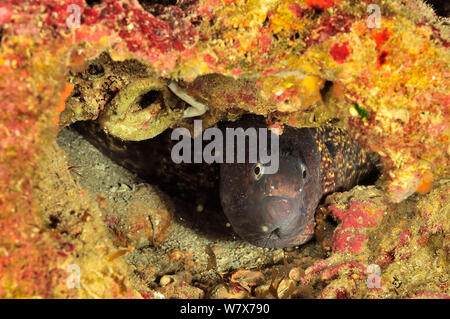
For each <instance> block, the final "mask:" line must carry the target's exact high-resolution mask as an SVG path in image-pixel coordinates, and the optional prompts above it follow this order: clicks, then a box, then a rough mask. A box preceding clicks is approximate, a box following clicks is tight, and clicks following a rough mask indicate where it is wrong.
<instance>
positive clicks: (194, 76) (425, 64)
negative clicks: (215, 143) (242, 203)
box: [0, 0, 450, 298]
mask: <svg viewBox="0 0 450 319" xmlns="http://www.w3.org/2000/svg"><path fill="white" fill-rule="evenodd" d="M373 3H374V4H377V5H378V6H379V7H380V12H381V16H380V18H381V19H380V21H378V20H377V17H376V16H374V15H373V13H374V12H373V11H370V10H368V4H367V3H366V2H364V1H350V0H329V1H328V0H327V1H315V0H296V1H294V0H252V1H244V0H224V1H217V0H198V1H178V2H176V3H175V4H173V5H167V6H161V5H148V4H147V2H145V1H135V0H124V1H118V0H103V1H98V2H89V3H87V2H85V1H83V0H57V1H53V0H52V1H50V0H40V1H26V0H19V1H9V0H7V1H2V2H1V4H0V41H1V42H0V44H1V47H0V83H1V84H0V108H1V110H2V112H1V113H0V233H1V237H0V296H1V297H9V298H16V297H73V298H77V297H78V298H79V297H91V298H106V297H139V298H140V297H144V298H160V297H161V296H163V297H170V296H176V297H182V298H188V297H195V298H201V297H208V298H209V297H222V298H224V297H237V298H243V297H264V298H274V297H283V298H289V297H303V298H305V297H310V298H311V297H331V298H352V297H363V298H371V297H374V298H378V297H392V298H399V297H413V298H418V297H423V298H433V297H434V298H436V297H438V298H439V297H448V252H449V251H448V250H449V248H448V247H449V242H448V238H449V237H448V231H449V229H448V227H449V222H448V221H449V211H450V209H449V206H448V202H449V201H448V194H449V189H450V185H449V182H448V176H449V162H450V161H449V159H450V145H449V134H450V129H449V122H448V118H449V102H450V99H449V87H448V85H449V75H450V73H449V62H450V61H449V60H450V57H449V51H448V50H449V48H448V47H449V42H450V33H449V27H448V22H447V23H446V22H445V21H444V20H443V18H442V17H438V16H436V15H435V13H434V12H433V11H432V9H431V8H430V7H428V6H427V5H425V4H424V2H422V1H419V0H414V1H408V2H407V3H403V2H400V1H373ZM69 5H75V7H72V10H70V9H69V10H68V7H69ZM77 10H78V11H77ZM76 12H78V13H79V17H80V20H79V24H78V23H77V14H76ZM378 22H380V24H379V25H378ZM102 59H103V60H102ZM246 112H249V113H254V114H260V115H264V116H266V117H267V121H268V124H269V125H270V126H271V127H274V128H282V127H283V126H284V125H291V126H319V125H321V124H323V123H326V122H329V121H330V120H331V121H332V122H333V123H335V125H337V126H339V127H343V128H346V129H347V130H348V131H349V132H350V134H351V135H352V137H353V138H354V139H355V140H356V141H357V142H358V143H359V145H360V146H361V147H362V148H364V149H366V150H368V151H373V152H377V153H378V154H379V155H380V157H381V160H382V162H383V175H382V177H381V178H380V180H379V181H378V182H377V184H376V187H375V186H369V187H363V188H361V187H359V188H355V189H353V190H351V191H349V192H346V193H342V194H335V195H332V197H329V198H328V199H327V201H326V205H324V207H322V209H319V210H318V211H317V213H316V219H317V223H318V226H317V229H316V241H315V242H311V243H310V244H308V245H306V246H304V247H301V248H299V249H292V250H288V251H283V250H263V249H258V248H255V247H254V246H249V245H247V244H245V243H242V242H240V241H239V240H237V239H235V238H233V235H232V234H230V231H229V229H228V228H227V227H226V226H225V223H222V222H218V223H216V224H217V228H218V229H214V231H212V232H209V233H208V231H207V230H206V234H209V235H205V236H203V235H204V234H205V233H203V232H202V231H200V232H197V231H195V226H193V227H192V225H190V224H189V225H183V224H181V225H180V224H178V225H177V224H176V223H174V224H173V229H172V232H170V234H165V235H167V240H164V241H162V242H160V243H159V240H156V241H155V240H154V241H153V244H155V246H152V245H151V244H152V241H151V240H149V238H153V235H152V234H150V233H149V232H148V231H149V229H148V227H147V226H145V227H146V229H145V231H144V232H142V233H139V234H142V237H139V236H138V237H139V238H137V237H133V236H134V235H133V234H131V233H127V232H125V235H126V236H125V237H124V238H126V240H124V241H122V242H120V241H119V240H118V238H117V236H116V234H117V233H124V230H125V229H127V230H129V229H130V228H128V227H129V226H130V225H131V224H133V225H134V221H129V220H127V219H123V223H119V224H118V225H119V226H118V229H114V230H113V231H111V227H108V223H107V220H106V219H105V216H106V214H105V212H106V211H108V212H109V210H110V207H116V204H117V200H116V199H115V198H116V197H117V198H119V196H122V195H123V196H125V197H122V198H121V199H120V200H122V201H123V202H124V203H126V202H127V200H128V199H129V198H131V197H127V196H132V195H131V194H132V193H133V191H135V190H137V189H133V188H132V187H131V189H129V188H128V187H127V186H122V182H121V181H120V178H119V179H118V180H117V179H116V180H115V182H117V183H121V184H120V185H116V184H114V185H108V186H109V187H110V188H113V187H116V188H115V190H116V191H115V192H112V193H114V194H115V196H116V197H115V196H112V197H111V198H109V197H108V196H105V195H108V194H109V193H108V192H107V193H103V194H101V192H100V194H97V191H99V190H101V191H104V189H103V188H102V187H103V186H102V187H100V186H99V185H101V183H102V182H105V183H106V181H107V179H105V180H99V179H95V178H94V179H93V178H92V176H90V175H89V174H91V173H92V172H91V173H89V174H88V173H86V174H87V175H85V176H79V175H78V174H80V171H83V170H85V169H87V168H86V167H88V168H92V167H97V169H99V171H102V170H103V171H105V172H106V175H105V176H106V177H105V178H107V176H110V175H111V176H115V175H117V174H116V173H117V172H122V173H123V175H121V176H128V177H127V178H129V179H127V182H126V183H129V184H130V185H134V184H133V183H134V182H133V178H132V177H130V176H129V175H126V174H127V172H125V171H121V168H120V167H115V168H114V169H111V170H109V169H108V168H107V167H109V166H108V165H109V164H108V165H107V166H104V167H103V166H101V165H105V163H106V162H98V163H92V162H89V161H85V162H84V164H83V165H84V166H85V167H81V168H80V167H78V166H80V163H81V162H79V163H76V162H75V161H74V162H72V159H70V160H69V157H70V156H69V157H65V156H68V155H65V153H64V152H66V154H69V153H70V152H72V153H71V154H72V155H73V154H77V153H79V157H81V155H82V152H83V150H87V146H86V145H85V146H80V145H81V144H79V145H75V146H73V148H72V149H71V147H69V148H67V147H66V148H64V146H63V145H60V146H58V145H56V143H55V141H56V140H57V134H58V132H59V131H61V130H62V128H63V126H65V125H68V124H70V123H72V122H74V121H79V120H86V119H93V120H98V121H99V122H100V123H101V124H102V125H103V126H104V128H105V130H106V131H108V132H110V133H111V134H115V135H116V136H118V137H121V138H123V139H133V140H137V139H146V138H151V137H154V136H156V135H158V134H159V133H161V132H162V131H163V130H164V129H166V128H168V127H179V126H185V127H191V126H192V117H191V116H196V117H199V118H201V119H202V120H203V123H204V127H207V126H212V125H214V124H215V123H217V122H218V121H219V120H224V119H227V120H235V119H237V118H238V117H239V116H240V115H242V114H243V113H246ZM61 132H62V133H61V134H65V133H63V132H66V131H61ZM59 138H62V137H61V136H60V137H59ZM63 139H64V138H63ZM68 140H69V138H67V136H66V139H65V141H66V142H67V141H68ZM80 143H81V142H80ZM65 145H66V146H67V145H68V144H65ZM83 147H86V148H83ZM61 148H64V152H63V151H62V150H61ZM92 152H94V151H93V150H91V151H88V154H93V153H92ZM76 157H77V156H75V157H73V158H76ZM91 160H92V158H91ZM96 165H100V166H96ZM111 172H116V173H111ZM122 173H121V174H122ZM81 174H83V173H81ZM93 176H98V175H95V174H94V175H93ZM111 178H112V177H111ZM123 183H124V184H126V183H125V182H123ZM137 184H139V183H138V182H136V185H137ZM126 185H128V184H126ZM143 187H144V188H146V189H148V192H147V193H146V194H145V195H143V196H144V198H146V196H150V197H151V198H153V200H154V201H155V203H158V205H160V204H161V205H163V202H164V201H163V197H164V196H161V197H160V196H159V195H157V194H158V191H157V190H156V189H154V188H152V186H148V185H145V186H143ZM113 189H114V188H113ZM118 194H121V195H118ZM171 200H172V199H168V202H167V203H166V204H167V206H164V207H165V208H167V214H166V215H165V216H167V218H163V219H162V220H163V221H166V222H167V223H171V222H175V220H176V219H177V217H173V219H172V217H171V216H172V215H171V214H170V209H169V208H170V207H171V205H172V204H171V203H170V201H171ZM145 204H147V200H146V201H145ZM158 205H156V204H155V206H158ZM117 207H118V206H117ZM132 207H133V206H132ZM158 207H160V208H162V207H163V206H158ZM165 208H164V209H165ZM133 210H134V209H133ZM186 210H187V212H185V214H186V216H189V215H190V214H192V213H193V212H196V211H197V210H196V208H194V209H193V210H191V211H190V209H186ZM123 211H125V210H123ZM200 211H201V210H200ZM151 213H152V212H150V213H149V214H151ZM212 214H213V213H212ZM160 216H162V215H158V216H157V217H158V218H159V217H160ZM174 216H176V215H174ZM194 216H197V217H195V218H198V219H201V220H204V219H207V218H205V217H204V216H203V215H200V217H199V215H194ZM121 217H125V216H121ZM135 217H136V218H137V219H139V220H140V218H141V217H142V216H141V215H139V214H137V216H135ZM178 217H180V216H178ZM182 218H183V217H182ZM195 218H194V219H195ZM208 218H209V215H208ZM217 218H218V220H220V217H217ZM150 219H151V218H150ZM330 219H335V221H334V222H332V221H330ZM151 220H153V219H151ZM147 221H148V219H147ZM336 222H337V224H338V225H337V227H336V225H335V223H336ZM194 225H195V223H194ZM199 225H201V223H200V224H199ZM207 225H208V224H207ZM116 226H117V225H116ZM199 227H200V226H199ZM202 227H203V228H202ZM202 227H200V229H204V228H205V226H202ZM206 228H207V227H206ZM164 229H166V228H164ZM220 229H222V230H220ZM227 229H228V232H227ZM204 231H205V230H204ZM211 233H212V236H213V239H211V238H208V236H210V235H211ZM199 234H200V235H199ZM202 234H203V235H202ZM214 234H220V235H218V236H217V237H214V236H215V235H214ZM173 236H174V237H173ZM202 237H206V239H205V238H203V239H199V238H202ZM142 238H144V240H143V241H141V239H142ZM192 238H197V239H198V241H197V240H192ZM122 239H123V238H122ZM146 240H147V241H146ZM119 242H120V245H124V246H126V247H123V246H118V245H117V244H118V243H119ZM140 244H142V245H143V246H141V245H140ZM158 245H159V246H158ZM161 245H162V246H161ZM164 245H166V246H164ZM135 246H136V247H140V248H135ZM156 247H162V248H161V249H160V248H156ZM200 248H201V249H200ZM72 265H78V266H80V267H81V269H80V271H81V273H82V277H81V278H82V280H81V283H80V284H81V287H82V288H81V289H71V288H69V287H70V286H71V285H68V284H67V280H68V279H73V276H71V275H73V274H74V271H75V272H76V271H77V268H76V267H75V268H74V266H72ZM371 265H377V266H378V267H377V266H371ZM74 269H75V270H74ZM85 269H89V271H88V272H85V271H84V270H85ZM248 271H250V272H248ZM187 273H188V274H187ZM261 274H262V275H261ZM165 276H166V277H165ZM167 276H173V277H167ZM191 276H192V277H191ZM377 276H378V277H377ZM369 277H370V279H371V280H372V279H373V281H372V282H371V284H368V282H367V279H368V278H369ZM163 278H164V279H163ZM378 284H379V285H378ZM105 287H108V289H105ZM369 287H372V288H369Z"/></svg>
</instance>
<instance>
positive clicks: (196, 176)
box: [75, 115, 375, 248]
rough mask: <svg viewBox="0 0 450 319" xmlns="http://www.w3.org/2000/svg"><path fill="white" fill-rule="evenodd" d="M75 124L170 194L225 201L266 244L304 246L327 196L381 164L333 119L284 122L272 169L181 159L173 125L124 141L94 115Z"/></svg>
mask: <svg viewBox="0 0 450 319" xmlns="http://www.w3.org/2000/svg"><path fill="white" fill-rule="evenodd" d="M219 127H220V128H221V129H222V130H225V129H226V128H236V127H242V128H243V129H246V128H249V127H254V128H267V125H266V121H265V119H264V118H263V117H261V116H250V115H249V116H245V117H243V118H242V119H240V120H238V121H236V122H224V123H221V124H220V125H219ZM75 128H76V129H77V130H78V131H79V132H80V133H82V134H83V135H84V136H85V138H87V139H88V141H90V142H91V143H92V144H93V145H94V146H96V147H97V148H99V149H100V150H101V151H102V152H103V153H105V154H106V155H107V156H109V157H110V158H112V159H113V160H115V161H116V162H118V163H119V164H121V165H122V166H124V167H126V168H128V169H129V170H130V171H132V172H134V173H136V174H137V175H138V176H139V177H140V178H142V179H144V180H145V181H148V182H149V183H152V184H156V185H158V186H160V187H161V189H162V190H163V191H165V192H167V193H168V194H169V195H171V196H175V197H177V198H181V199H184V200H185V201H187V202H191V203H192V202H193V203H195V204H196V205H202V206H204V207H210V208H214V207H215V208H216V209H217V208H219V207H218V206H219V202H220V204H221V206H222V208H223V212H224V213H225V215H226V217H227V218H228V220H229V222H230V224H231V226H232V228H233V230H234V231H235V232H236V233H237V234H238V235H239V236H240V237H241V238H243V239H244V240H247V241H248V242H250V243H252V244H254V245H256V246H262V247H271V248H281V247H291V246H298V245H301V244H303V243H305V242H306V241H308V240H309V239H311V238H312V236H313V234H314V227H315V220H314V212H315V209H316V207H317V206H318V204H319V201H320V200H321V198H323V197H324V195H326V194H328V193H331V192H334V191H337V190H347V189H350V188H351V187H353V186H354V185H356V184H358V183H360V182H361V181H363V180H364V178H366V177H367V176H370V175H373V172H374V168H375V166H374V162H373V161H371V160H370V157H369V154H368V153H366V152H364V151H363V150H361V149H360V148H359V147H358V146H357V145H356V144H355V142H354V141H353V140H352V139H351V138H350V136H349V135H348V133H346V132H345V131H344V130H342V129H339V128H336V127H333V126H331V125H329V126H323V127H319V128H293V127H289V126H285V128H284V132H283V134H282V135H280V136H279V169H278V171H277V172H276V173H274V174H265V166H264V165H263V164H261V163H235V164H229V163H222V164H215V163H213V164H207V163H200V164H194V163H191V164H186V163H181V164H175V163H174V162H173V161H172V160H171V157H170V150H171V148H172V147H173V145H174V144H175V143H176V141H172V140H171V139H170V132H171V130H167V131H165V132H164V133H162V134H160V135H158V136H156V137H155V138H152V139H150V140H145V141H139V142H125V141H122V140H120V139H117V138H114V137H112V136H111V135H107V134H105V133H104V132H103V131H102V130H101V129H100V128H99V127H98V125H96V124H95V123H94V122H79V123H75ZM270 134H273V133H270ZM270 134H269V135H268V136H267V138H268V144H270ZM258 138H259V137H258ZM259 142H260V141H258V143H259ZM192 144H193V143H192ZM246 146H248V143H246ZM235 147H237V146H236V145H235ZM268 149H270V148H268ZM192 153H193V152H192ZM246 153H247V155H248V149H246ZM224 158H225V157H224Z"/></svg>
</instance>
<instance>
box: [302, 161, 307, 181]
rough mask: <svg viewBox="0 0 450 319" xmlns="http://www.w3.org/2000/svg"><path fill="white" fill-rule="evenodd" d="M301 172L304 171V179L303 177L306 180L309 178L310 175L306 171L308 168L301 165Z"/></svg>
mask: <svg viewBox="0 0 450 319" xmlns="http://www.w3.org/2000/svg"><path fill="white" fill-rule="evenodd" d="M301 171H302V177H303V179H305V178H306V176H308V173H307V171H306V166H305V165H303V164H302V165H301Z"/></svg>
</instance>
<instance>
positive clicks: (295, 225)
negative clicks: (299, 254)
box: [225, 195, 305, 248]
mask: <svg viewBox="0 0 450 319" xmlns="http://www.w3.org/2000/svg"><path fill="white" fill-rule="evenodd" d="M225 214H226V215H227V217H228V219H229V221H230V223H231V225H232V227H233V229H234V231H235V232H236V233H237V234H238V235H239V236H240V237H241V238H243V239H244V240H246V241H248V242H250V243H252V244H253V245H255V246H260V247H268V248H283V247H290V246H295V245H296V244H298V243H296V241H297V240H298V237H299V235H301V231H302V229H303V228H304V227H302V224H304V222H305V221H304V220H302V219H303V218H302V216H305V214H304V212H303V209H302V205H301V200H300V199H299V198H298V197H289V196H273V195H269V196H265V197H264V198H263V199H262V200H261V202H260V204H256V205H252V204H249V205H246V206H245V207H239V205H237V206H235V207H233V208H231V209H230V210H229V211H227V210H226V211H225Z"/></svg>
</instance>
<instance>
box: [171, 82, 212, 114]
mask: <svg viewBox="0 0 450 319" xmlns="http://www.w3.org/2000/svg"><path fill="white" fill-rule="evenodd" d="M168 88H169V89H170V91H172V93H173V94H175V95H176V96H178V97H179V98H180V99H182V100H183V101H185V102H186V103H188V104H189V105H190V107H188V108H187V109H186V110H184V113H183V117H184V118H188V117H195V116H200V115H203V114H205V113H206V111H208V109H209V108H208V107H207V106H206V105H205V104H203V103H200V102H198V101H197V100H195V99H194V98H193V97H192V96H190V95H188V94H187V93H186V91H185V90H183V89H182V88H180V87H179V86H178V84H177V83H176V82H174V81H170V83H169V85H168Z"/></svg>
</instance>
